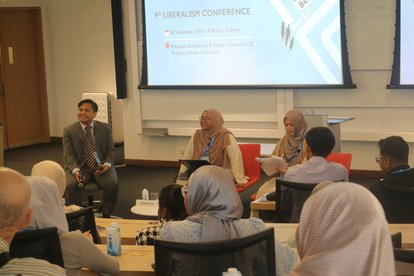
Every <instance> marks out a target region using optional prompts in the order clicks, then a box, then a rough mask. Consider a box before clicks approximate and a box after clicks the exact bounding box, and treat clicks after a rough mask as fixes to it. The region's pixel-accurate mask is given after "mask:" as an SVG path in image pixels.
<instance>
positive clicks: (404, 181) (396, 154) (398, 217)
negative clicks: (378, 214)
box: [369, 136, 414, 223]
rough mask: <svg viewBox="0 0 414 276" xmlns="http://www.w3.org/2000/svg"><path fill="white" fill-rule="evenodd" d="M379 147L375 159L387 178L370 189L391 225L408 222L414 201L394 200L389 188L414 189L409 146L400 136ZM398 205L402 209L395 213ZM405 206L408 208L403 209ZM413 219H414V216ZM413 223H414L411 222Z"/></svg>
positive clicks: (385, 140) (382, 142) (389, 138)
mask: <svg viewBox="0 0 414 276" xmlns="http://www.w3.org/2000/svg"><path fill="white" fill-rule="evenodd" d="M378 146H379V151H380V154H379V156H377V157H376V158H375V159H376V161H377V162H378V164H379V166H380V168H381V170H382V171H383V172H384V174H385V176H384V178H383V179H381V180H379V181H378V182H376V183H374V184H372V185H371V187H370V188H369V189H370V190H371V192H373V193H374V195H375V196H376V197H377V198H378V200H379V202H380V203H381V204H382V207H383V208H384V211H385V215H386V217H387V220H388V222H389V223H403V222H407V221H406V219H405V218H406V217H407V216H409V214H408V213H411V214H412V212H413V210H412V207H411V208H409V207H408V206H407V205H409V204H414V203H413V201H412V199H409V198H404V197H399V198H398V197H396V198H393V194H392V193H391V191H390V190H389V189H388V188H387V187H389V188H396V189H399V190H401V191H404V189H407V190H408V189H411V190H413V189H414V169H412V168H410V165H409V164H408V154H409V148H408V144H407V142H406V141H404V139H403V138H402V137H400V136H390V137H387V138H385V139H381V140H379V142H378ZM404 201H410V202H404ZM397 205H401V206H402V208H398V209H399V210H395V212H393V209H394V208H397ZM403 206H406V207H405V208H403ZM411 206H413V205H411ZM412 217H413V219H414V215H413V216H412ZM403 220H405V221H403ZM411 223H414V221H411Z"/></svg>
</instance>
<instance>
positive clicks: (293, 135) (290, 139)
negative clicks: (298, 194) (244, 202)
mask: <svg viewBox="0 0 414 276" xmlns="http://www.w3.org/2000/svg"><path fill="white" fill-rule="evenodd" d="M283 124H284V126H285V131H286V134H285V136H283V137H282V139H280V141H279V143H277V145H276V147H275V149H274V150H273V152H272V156H278V157H281V158H283V159H284V160H285V161H286V164H287V167H291V166H294V165H297V164H301V163H302V162H305V161H306V154H305V152H306V151H305V149H304V148H305V147H306V141H305V134H306V130H307V127H308V123H307V122H306V120H305V117H304V116H303V114H302V112H301V111H299V110H296V109H291V110H289V111H288V112H287V113H286V115H285V118H284V119H283ZM286 169H287V168H286ZM285 172H286V170H283V171H278V172H276V173H275V174H274V175H272V176H270V177H269V178H268V180H267V181H266V182H265V183H264V184H263V185H262V186H261V187H260V188H259V190H258V191H257V193H256V198H257V199H261V200H266V199H265V195H266V194H269V193H271V192H274V191H275V181H276V180H275V177H278V176H280V174H283V173H285Z"/></svg>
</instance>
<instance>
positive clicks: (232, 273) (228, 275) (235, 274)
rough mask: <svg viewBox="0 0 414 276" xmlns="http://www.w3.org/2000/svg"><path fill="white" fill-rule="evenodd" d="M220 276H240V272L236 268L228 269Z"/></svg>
mask: <svg viewBox="0 0 414 276" xmlns="http://www.w3.org/2000/svg"><path fill="white" fill-rule="evenodd" d="M222 276H242V275H241V272H240V271H238V270H237V268H234V267H230V268H228V269H227V271H225V272H223V274H222Z"/></svg>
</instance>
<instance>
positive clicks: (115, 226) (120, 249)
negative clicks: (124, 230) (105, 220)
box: [111, 222, 122, 254]
mask: <svg viewBox="0 0 414 276" xmlns="http://www.w3.org/2000/svg"><path fill="white" fill-rule="evenodd" d="M111 227H114V228H116V229H117V230H118V236H119V254H121V252H122V246H121V239H122V238H121V226H119V224H118V222H112V223H111Z"/></svg>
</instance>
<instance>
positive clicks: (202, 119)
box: [198, 116, 210, 123]
mask: <svg viewBox="0 0 414 276" xmlns="http://www.w3.org/2000/svg"><path fill="white" fill-rule="evenodd" d="M198 119H199V120H200V122H204V123H206V122H208V121H210V118H209V117H203V116H200V117H198Z"/></svg>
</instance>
